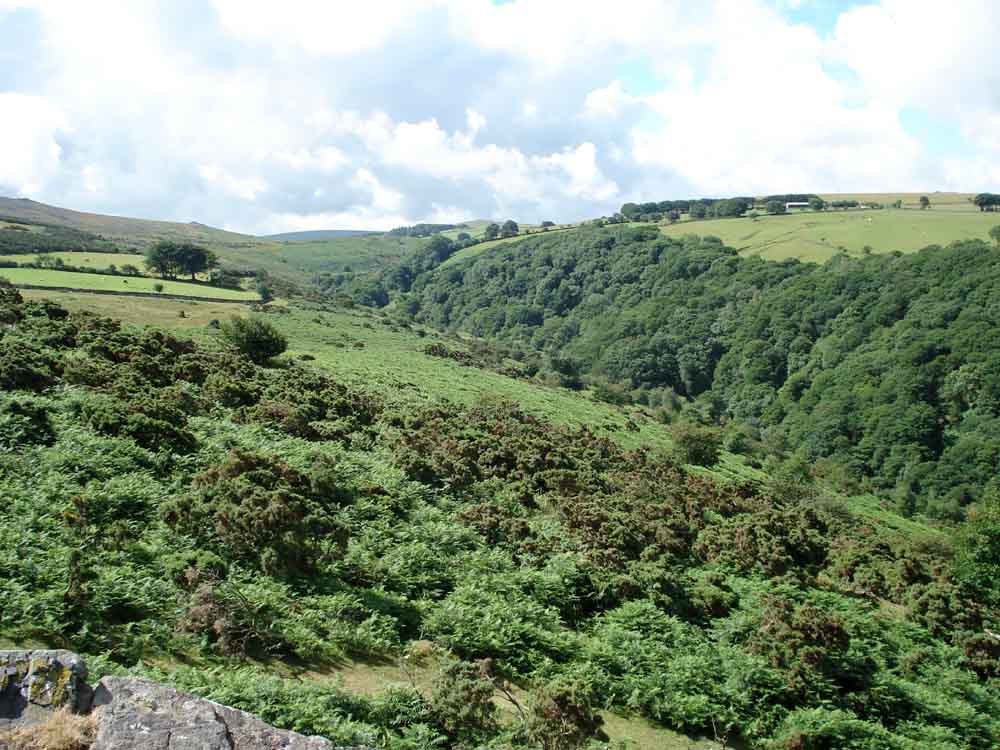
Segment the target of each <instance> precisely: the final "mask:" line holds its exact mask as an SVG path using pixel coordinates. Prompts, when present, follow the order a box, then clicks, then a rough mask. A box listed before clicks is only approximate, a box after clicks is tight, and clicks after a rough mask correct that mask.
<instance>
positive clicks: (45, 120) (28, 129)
mask: <svg viewBox="0 0 1000 750" xmlns="http://www.w3.org/2000/svg"><path fill="white" fill-rule="evenodd" d="M65 129H66V120H65V117H64V115H63V113H62V112H61V111H60V110H59V108H58V107H56V106H55V105H54V104H52V103H51V102H49V101H47V100H46V99H44V98H41V97H37V96H28V95H25V94H13V93H0V186H6V187H9V188H13V190H14V191H15V192H17V193H19V194H22V195H26V196H33V195H36V194H38V193H39V192H40V191H41V190H42V189H43V188H44V186H45V184H46V182H47V181H48V180H49V179H51V178H52V177H54V176H55V175H56V174H57V173H58V171H59V168H60V166H61V164H62V151H63V150H62V147H61V146H60V145H59V143H58V142H57V140H56V139H57V137H58V134H59V133H60V132H61V131H64V130H65Z"/></svg>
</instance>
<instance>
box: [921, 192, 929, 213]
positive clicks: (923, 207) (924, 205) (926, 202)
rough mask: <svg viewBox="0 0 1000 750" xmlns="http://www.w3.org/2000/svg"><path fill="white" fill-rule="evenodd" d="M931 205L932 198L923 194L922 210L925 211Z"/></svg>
mask: <svg viewBox="0 0 1000 750" xmlns="http://www.w3.org/2000/svg"><path fill="white" fill-rule="evenodd" d="M930 207H931V199H930V198H928V197H927V196H926V195H921V196H920V210H921V211H925V210H927V209H928V208H930Z"/></svg>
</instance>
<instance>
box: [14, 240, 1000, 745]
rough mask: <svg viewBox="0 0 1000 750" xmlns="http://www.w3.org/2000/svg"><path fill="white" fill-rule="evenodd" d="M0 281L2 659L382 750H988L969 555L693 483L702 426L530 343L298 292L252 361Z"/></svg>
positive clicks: (237, 343) (978, 592)
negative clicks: (617, 399) (186, 697)
mask: <svg viewBox="0 0 1000 750" xmlns="http://www.w3.org/2000/svg"><path fill="white" fill-rule="evenodd" d="M512 247H517V246H516V245H515V246H512ZM758 262H761V263H762V261H758ZM0 291H2V299H0V316H2V319H3V320H4V322H5V325H4V328H3V329H2V336H0V387H2V389H3V393H2V396H0V491H2V492H3V495H4V497H5V503H3V504H2V505H0V572H2V575H0V597H2V600H3V602H4V606H3V608H0V638H3V640H4V642H6V643H13V644H17V645H25V644H40V645H60V646H67V647H71V648H73V649H75V650H78V651H80V652H83V653H86V654H89V655H90V656H91V658H90V661H91V663H92V665H93V667H94V669H95V672H97V674H96V675H95V676H100V674H104V673H108V672H127V673H133V674H141V675H146V676H150V677H153V678H155V679H158V680H161V681H164V682H168V683H171V684H175V685H179V686H182V687H185V688H187V689H190V690H194V691H195V692H198V693H200V694H202V695H206V696H208V697H211V698H213V699H215V700H218V701H221V702H224V703H226V704H228V705H233V706H236V707H239V708H244V709H246V710H250V711H253V712H255V713H257V714H259V715H261V716H262V717H263V718H264V719H265V720H267V721H269V722H271V723H274V724H277V725H280V726H287V727H290V728H294V729H297V730H299V731H305V732H309V733H318V734H323V735H325V736H327V737H329V738H331V739H333V740H334V742H335V743H338V744H342V745H359V744H364V745H367V746H371V747H380V748H381V747H384V748H389V749H391V750H405V749H407V748H421V749H423V748H428V749H429V748H434V747H439V748H442V747H443V748H456V749H457V748H473V747H475V748H479V747H498V748H499V747H510V748H525V750H527V749H528V748H535V749H537V748H551V747H566V748H583V747H585V746H587V743H588V741H589V738H593V740H594V741H595V742H596V743H597V744H596V746H597V747H607V748H610V747H613V746H614V745H610V744H602V743H609V742H614V741H619V740H624V739H626V738H630V739H631V740H632V741H633V742H634V743H635V744H634V745H632V746H634V747H638V748H643V750H645V749H646V748H648V749H649V750H652V748H668V749H669V750H675V749H676V750H681V748H691V747H697V748H704V750H708V748H718V747H719V746H722V745H728V746H734V745H735V746H745V747H753V748H769V749H770V748H773V749H775V750H776V749H777V748H788V747H796V746H798V747H809V746H810V744H809V743H812V746H818V747H823V746H824V744H822V743H827V744H826V745H825V746H829V747H849V746H850V745H845V744H841V745H831V744H830V743H828V742H827V740H828V739H829V738H831V737H832V738H837V737H848V738H854V740H857V742H858V743H862V744H858V745H856V746H857V747H867V748H875V749H876V750H883V749H884V750H889V749H890V748H907V749H910V748H912V749H913V750H916V748H918V747H926V746H928V743H930V746H933V747H936V748H955V749H957V748H969V749H970V750H971V748H978V747H989V746H992V745H994V744H996V742H997V741H998V739H1000V724H998V722H997V716H1000V694H998V693H997V691H996V688H995V685H994V684H993V683H992V682H991V680H993V679H994V676H995V675H996V674H997V673H998V668H997V662H996V659H997V657H996V656H995V655H994V652H993V651H992V650H991V642H990V640H989V636H988V635H984V629H987V632H988V629H989V628H991V627H995V625H994V624H993V623H994V622H995V621H996V611H995V608H994V607H995V604H994V602H995V599H994V597H995V594H996V592H995V589H994V588H992V586H993V585H994V583H995V582H992V581H990V580H989V579H988V577H986V576H985V575H984V574H986V573H988V570H989V567H988V566H989V565H990V564H991V562H990V560H991V558H990V557H989V554H987V553H988V552H989V550H990V549H991V548H989V547H988V546H987V547H983V546H981V545H978V544H977V543H975V541H973V542H972V543H971V544H970V543H967V542H966V541H963V540H964V539H965V538H966V537H961V538H960V539H959V540H958V541H954V542H953V541H952V535H951V534H950V533H942V532H941V531H940V530H937V529H934V528H932V527H930V526H929V525H927V524H926V523H925V522H923V521H921V520H920V519H918V518H914V519H909V520H907V519H902V518H900V517H898V516H896V515H895V514H894V513H892V512H891V511H890V510H887V509H886V508H885V507H884V506H880V505H878V503H877V501H874V500H872V499H871V498H854V499H846V498H844V497H843V496H841V495H838V494H835V493H832V492H830V491H829V490H828V489H826V488H825V487H824V484H823V483H821V482H817V481H816V479H815V478H814V477H813V476H812V475H811V474H810V473H809V472H808V471H803V469H802V467H801V465H799V464H797V463H795V462H794V461H793V462H788V461H784V462H783V461H781V460H780V457H778V456H777V455H772V456H769V457H767V461H768V471H767V472H766V473H761V472H759V471H751V470H749V469H745V470H740V471H738V472H735V473H730V472H728V471H726V470H725V469H726V463H725V461H724V462H723V464H722V465H714V462H715V459H714V457H708V458H705V459H704V462H705V463H706V464H707V465H708V468H709V469H710V471H709V472H708V473H706V470H704V469H699V470H698V471H695V470H693V468H692V467H690V466H684V465H683V464H682V462H681V461H682V459H683V457H684V456H685V455H700V454H698V452H697V451H695V452H693V453H685V451H687V450H690V449H693V448H696V447H698V445H700V443H699V442H698V441H701V440H703V439H708V440H709V441H712V440H713V434H712V432H711V429H710V428H704V427H702V428H700V429H701V432H700V433H698V434H697V435H695V433H693V432H692V429H693V427H692V425H690V424H687V423H685V422H683V421H682V422H681V423H679V424H678V425H677V427H675V428H670V429H669V430H668V429H667V428H666V427H664V426H663V425H662V424H657V425H653V424H648V425H646V424H645V423H644V422H645V420H647V419H648V416H647V413H648V414H650V415H651V414H652V413H653V412H652V411H651V410H649V408H648V407H647V406H641V405H640V406H629V407H621V406H612V405H610V404H607V403H603V402H601V403H598V402H594V401H593V397H594V395H595V393H594V392H591V391H586V390H585V391H571V390H568V389H565V388H558V387H556V386H554V385H550V384H547V383H546V382H544V380H545V377H546V375H545V372H546V371H545V369H544V368H543V370H541V371H539V372H538V373H536V374H535V375H531V376H529V374H528V372H527V371H525V370H524V369H523V368H524V367H525V366H526V365H528V364H530V363H531V360H532V357H534V356H535V355H533V354H532V353H531V352H524V353H517V352H514V351H503V350H500V349H498V348H496V347H493V346H490V345H486V344H484V343H482V342H477V341H475V340H472V339H467V338H461V339H460V338H455V337H451V336H441V335H439V334H435V333H433V332H432V331H429V330H423V332H422V333H421V331H420V330H418V329H419V326H416V325H414V324H413V323H411V322H408V321H406V320H401V319H399V318H396V319H393V318H390V317H385V316H383V315H380V314H378V313H375V312H372V311H366V310H352V309H346V310H345V309H339V308H335V307H327V306H326V305H317V304H311V305H302V304H300V303H297V304H295V305H293V306H291V307H290V308H284V307H275V308H273V309H271V311H270V312H269V313H267V314H264V315H262V316H259V317H256V318H253V320H256V321H259V327H260V330H262V331H265V332H266V331H267V330H268V329H269V328H271V327H274V328H275V329H277V331H279V332H281V331H283V332H285V333H286V334H287V335H288V338H289V349H288V351H287V352H286V353H285V354H282V355H281V356H280V357H279V359H277V360H273V361H267V360H263V363H262V364H254V361H253V360H252V359H251V355H254V356H256V355H255V352H257V351H259V350H258V349H256V348H254V347H253V344H252V342H253V341H254V339H248V338H240V337H238V336H237V334H236V333H234V330H231V329H229V328H227V327H226V326H225V325H224V326H223V328H222V330H221V331H220V330H218V329H217V328H215V327H199V328H197V329H190V330H189V333H190V334H193V335H194V336H195V338H194V340H191V339H188V338H186V337H185V336H184V335H179V333H178V334H166V333H164V332H162V331H161V330H157V329H154V328H148V327H143V326H136V327H131V326H128V325H121V324H119V323H116V322H115V321H113V320H110V319H105V318H101V317H97V316H95V315H94V314H93V313H86V312H75V313H72V314H69V315H67V314H66V312H65V311H63V310H62V309H61V308H59V307H57V306H55V305H52V304H42V303H38V302H24V301H22V300H21V299H20V297H19V295H18V293H17V292H16V291H14V290H11V289H2V290H0ZM158 303H159V304H163V305H170V306H177V305H183V304H185V303H183V302H181V301H177V300H171V301H166V300H163V301H158ZM171 309H175V308H174V307H172V308H171ZM269 309H270V308H269ZM136 319H139V320H141V317H139V316H138V315H137V318H136ZM175 325H176V328H175V330H176V331H178V332H180V331H181V330H182V328H181V327H182V326H185V325H190V321H189V320H186V319H180V318H179V317H178V318H177V319H175ZM227 336H228V337H230V338H226V337H227ZM508 354H509V355H516V356H511V357H508V356H507V355H508ZM257 359H258V360H260V358H259V357H258V358H257ZM518 365H519V366H520V367H521V368H522V369H518ZM548 366H549V365H544V367H548ZM553 366H555V367H559V368H560V369H564V368H561V366H560V365H558V364H555V365H553ZM508 369H509V370H510V372H509V373H508V374H502V373H501V371H503V370H508ZM467 374H468V375H467ZM533 394H534V395H533ZM441 395H449V396H451V397H453V398H452V402H451V403H448V402H442V401H441V400H440V399H439V398H438V397H439V396H441ZM480 395H487V396H490V397H488V398H486V399H482V398H480ZM503 397H506V398H503ZM514 399H516V400H517V401H521V402H523V404H524V406H523V407H522V406H521V405H520V404H519V403H517V401H515V400H514ZM532 399H537V400H536V401H535V402H532ZM650 421H651V420H650ZM602 423H603V425H602ZM631 424H635V425H637V426H638V430H639V431H638V433H636V432H635V430H634V429H633V427H632V426H631ZM580 425H584V426H585V427H589V428H590V429H584V428H581V427H580ZM602 426H603V435H607V436H608V437H604V436H603V435H602V434H601V433H600V432H597V429H598V428H599V427H602ZM644 430H645V431H646V432H643V431H644ZM656 430H661V431H662V433H661V434H665V435H666V439H664V440H662V442H660V443H659V444H657V443H655V442H654V441H655V434H656ZM696 432H697V430H696ZM692 437H694V442H692ZM608 438H610V439H608ZM732 445H733V446H734V447H739V450H740V451H742V452H743V453H745V454H746V457H749V456H751V455H753V454H754V453H755V452H756V451H757V449H755V448H752V447H750V446H748V445H746V444H744V445H742V446H737V444H736V443H732ZM631 447H639V448H640V450H630V448H631ZM702 447H704V446H702ZM727 460H728V459H727ZM733 460H734V461H735V462H736V463H737V464H740V465H742V462H743V460H744V458H743V457H741V458H738V459H737V458H735V457H734V458H733ZM983 507H984V509H987V508H989V507H991V506H989V505H984V506H983ZM990 518H992V516H990V515H989V514H986V515H984V516H983V517H982V519H981V520H980V521H979V522H978V523H980V526H970V527H969V529H968V531H967V532H966V534H967V535H975V534H977V533H991V532H990V531H989V529H991V528H992V527H990V526H989V525H988V524H989V523H991V521H990ZM983 523H986V524H987V525H986V526H982V524H983ZM26 538H30V539H31V543H30V544H27V545H26V544H24V543H23V540H24V539H26ZM968 538H970V539H972V540H975V539H976V538H977V537H975V536H969V537H968ZM889 697H891V700H890V699H889ZM699 736H701V737H707V738H708V740H709V741H707V742H706V741H701V740H697V739H696V738H697V737H699ZM590 746H591V747H594V746H595V745H590Z"/></svg>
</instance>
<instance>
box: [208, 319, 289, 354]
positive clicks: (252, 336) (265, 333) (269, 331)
mask: <svg viewBox="0 0 1000 750" xmlns="http://www.w3.org/2000/svg"><path fill="white" fill-rule="evenodd" d="M219 335H220V336H221V337H222V340H223V341H225V342H226V343H227V344H229V345H231V346H233V347H235V348H236V349H237V350H238V351H240V352H241V353H243V354H244V355H246V356H247V357H249V358H250V360H251V361H253V362H255V363H257V364H259V365H261V364H264V363H265V362H267V361H268V360H270V359H272V358H274V357H277V356H278V355H279V354H281V353H282V352H284V351H285V349H287V348H288V340H287V339H286V338H285V337H284V336H283V335H282V334H281V333H280V332H279V331H278V329H277V328H275V327H274V326H273V325H271V324H270V323H269V322H268V321H266V320H264V319H263V318H261V317H259V316H251V317H248V318H236V317H233V318H230V319H229V320H227V321H226V322H225V323H222V324H221V325H220V326H219Z"/></svg>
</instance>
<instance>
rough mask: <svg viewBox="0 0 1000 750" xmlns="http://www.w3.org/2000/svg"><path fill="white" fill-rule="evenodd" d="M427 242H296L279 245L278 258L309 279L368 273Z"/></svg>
mask: <svg viewBox="0 0 1000 750" xmlns="http://www.w3.org/2000/svg"><path fill="white" fill-rule="evenodd" d="M425 241H426V240H422V239H417V238H414V237H396V236H392V235H388V234H370V235H362V236H358V237H335V238H333V239H328V240H305V241H303V240H294V241H285V242H281V243H279V246H278V248H277V250H276V257H277V258H278V262H279V263H281V264H283V265H284V267H285V270H286V271H290V272H293V273H297V274H300V275H308V276H309V277H311V276H312V275H313V274H316V273H322V272H330V273H335V272H340V271H346V270H350V271H367V270H371V269H376V268H379V267H381V266H384V265H388V264H390V263H392V262H394V261H397V260H399V259H400V258H402V257H403V256H404V255H406V254H407V253H410V252H412V251H413V250H414V249H415V248H417V247H419V246H420V245H421V244H422V243H423V242H425Z"/></svg>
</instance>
